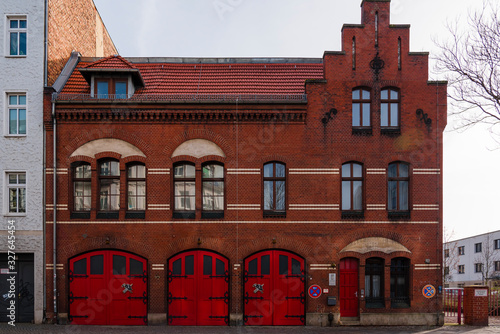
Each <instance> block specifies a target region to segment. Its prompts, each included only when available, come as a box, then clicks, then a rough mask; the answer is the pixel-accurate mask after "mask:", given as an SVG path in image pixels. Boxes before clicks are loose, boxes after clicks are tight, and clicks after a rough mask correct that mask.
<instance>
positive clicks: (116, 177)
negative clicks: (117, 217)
mask: <svg viewBox="0 0 500 334" xmlns="http://www.w3.org/2000/svg"><path fill="white" fill-rule="evenodd" d="M99 210H100V211H108V212H109V211H118V210H120V163H119V162H118V161H115V160H104V161H101V162H100V163H99Z"/></svg>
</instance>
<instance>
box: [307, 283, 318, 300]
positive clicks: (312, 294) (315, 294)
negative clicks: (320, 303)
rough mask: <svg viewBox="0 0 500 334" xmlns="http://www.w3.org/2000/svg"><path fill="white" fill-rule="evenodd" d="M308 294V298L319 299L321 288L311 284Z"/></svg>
mask: <svg viewBox="0 0 500 334" xmlns="http://www.w3.org/2000/svg"><path fill="white" fill-rule="evenodd" d="M307 292H308V293H309V297H311V298H319V296H321V287H320V286H319V285H316V284H313V285H311V286H310V287H309V289H308V290H307Z"/></svg>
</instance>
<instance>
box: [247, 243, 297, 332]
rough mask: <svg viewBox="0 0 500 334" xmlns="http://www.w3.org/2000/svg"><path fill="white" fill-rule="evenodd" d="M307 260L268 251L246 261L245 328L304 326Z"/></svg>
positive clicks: (286, 253)
mask: <svg viewBox="0 0 500 334" xmlns="http://www.w3.org/2000/svg"><path fill="white" fill-rule="evenodd" d="M304 268H305V261H304V259H303V258H302V257H300V256H298V255H295V254H293V253H290V252H287V251H282V250H267V251H263V252H259V253H257V254H254V255H251V256H249V257H248V258H246V259H245V276H244V284H245V287H244V297H243V300H244V316H243V320H244V322H245V324H246V325H266V326H269V325H286V326H292V325H304V324H305V292H304V282H305V275H304Z"/></svg>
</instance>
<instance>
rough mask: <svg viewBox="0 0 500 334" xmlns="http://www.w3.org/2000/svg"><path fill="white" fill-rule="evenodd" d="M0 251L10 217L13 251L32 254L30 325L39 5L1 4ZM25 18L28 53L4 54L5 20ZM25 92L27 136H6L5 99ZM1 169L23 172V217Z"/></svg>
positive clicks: (40, 67) (38, 259)
mask: <svg viewBox="0 0 500 334" xmlns="http://www.w3.org/2000/svg"><path fill="white" fill-rule="evenodd" d="M0 15H1V16H0V108H1V109H0V115H1V117H0V131H1V132H0V173H1V175H0V180H1V183H0V184H1V191H0V208H1V210H0V214H1V217H0V252H1V253H4V252H6V250H7V245H8V244H7V230H6V229H7V221H8V219H9V218H13V219H15V221H16V223H15V226H16V231H17V232H16V243H15V246H16V253H34V254H35V322H37V323H40V322H41V321H42V316H43V279H42V278H43V275H44V274H43V267H44V264H43V233H42V231H43V210H42V204H43V196H42V191H43V182H42V181H43V178H42V175H43V86H44V80H43V72H44V25H45V17H44V1H43V0H1V1H0ZM9 15H26V16H27V55H26V56H25V57H11V56H8V53H9V45H8V39H7V26H6V25H7V18H8V16H9ZM10 92H16V93H26V100H27V101H26V109H27V110H26V115H27V116H26V117H27V125H26V126H27V130H26V133H27V134H26V136H22V137H11V136H8V135H7V134H8V127H7V120H8V115H7V99H6V97H7V96H6V94H7V93H10ZM6 171H23V172H26V178H27V180H26V189H27V203H26V214H25V215H23V216H14V217H13V216H11V215H9V214H8V207H7V200H8V199H7V188H6V179H5V177H6V175H5V172H6Z"/></svg>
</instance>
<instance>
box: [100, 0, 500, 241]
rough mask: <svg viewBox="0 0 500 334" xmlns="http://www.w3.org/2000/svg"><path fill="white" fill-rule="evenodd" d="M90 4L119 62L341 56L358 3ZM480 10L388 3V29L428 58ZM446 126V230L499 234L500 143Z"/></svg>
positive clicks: (148, 0) (483, 132) (219, 0)
mask: <svg viewBox="0 0 500 334" xmlns="http://www.w3.org/2000/svg"><path fill="white" fill-rule="evenodd" d="M94 2H95V4H96V7H97V9H98V10H99V12H100V14H101V16H102V18H103V20H104V23H105V25H106V27H107V29H108V31H109V33H110V35H111V37H112V39H113V41H114V43H115V45H116V47H117V48H118V50H119V53H120V55H122V56H124V57H312V58H321V57H322V56H323V52H324V51H325V50H328V51H337V50H340V37H341V35H340V31H341V28H342V24H344V23H360V22H361V9H360V4H361V0H348V1H346V0H141V1H137V0H94ZM479 7H481V0H473V1H466V0H419V1H411V0H392V2H391V23H395V24H411V31H410V39H411V41H410V49H411V51H429V52H431V57H433V56H436V55H437V50H436V47H435V45H434V42H433V41H434V40H435V39H445V38H446V37H447V36H449V35H448V33H447V30H446V23H447V22H454V21H456V20H457V19H458V22H460V23H463V22H465V21H466V18H467V13H468V11H469V10H473V9H475V8H479ZM431 67H432V65H431ZM430 70H431V71H432V68H431V69H430ZM430 79H433V80H436V79H439V80H442V79H444V77H443V76H442V75H437V74H434V73H430ZM452 128H453V123H452V122H449V124H448V127H447V130H446V132H445V144H444V146H445V151H444V224H445V229H446V230H447V231H452V232H453V236H452V238H453V239H458V238H464V237H468V236H472V235H476V234H480V233H485V232H490V231H496V230H500V224H499V223H500V219H499V200H498V198H497V197H496V195H497V193H498V191H499V190H500V173H499V170H498V166H500V150H499V149H498V148H499V146H500V144H498V143H497V142H495V141H494V140H493V139H492V137H491V136H490V135H489V132H488V130H487V129H486V128H484V127H477V128H473V129H470V130H467V131H466V132H461V133H458V132H456V131H452ZM498 139H499V140H500V138H498Z"/></svg>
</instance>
